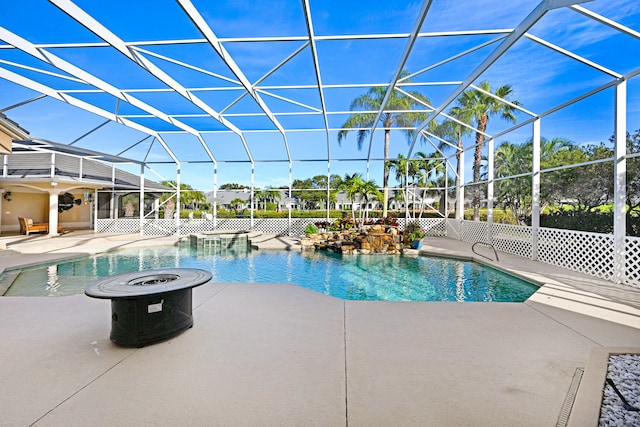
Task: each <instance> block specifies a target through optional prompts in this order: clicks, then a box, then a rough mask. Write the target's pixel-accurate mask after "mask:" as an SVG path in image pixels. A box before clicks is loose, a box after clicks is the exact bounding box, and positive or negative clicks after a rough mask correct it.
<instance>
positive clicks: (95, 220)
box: [91, 188, 98, 233]
mask: <svg viewBox="0 0 640 427" xmlns="http://www.w3.org/2000/svg"><path fill="white" fill-rule="evenodd" d="M91 207H92V208H93V209H92V215H93V232H94V233H97V232H98V189H97V188H95V189H94V190H93V200H92V201H91Z"/></svg>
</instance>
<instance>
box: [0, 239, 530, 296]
mask: <svg viewBox="0 0 640 427" xmlns="http://www.w3.org/2000/svg"><path fill="white" fill-rule="evenodd" d="M179 267H186V268H201V269H204V270H208V271H211V272H212V273H213V279H212V281H213V282H245V283H246V282H256V283H293V284H296V285H299V286H303V287H305V288H309V289H312V290H314V291H317V292H320V293H323V294H326V295H331V296H334V297H337V298H341V299H345V300H368V301H380V300H383V301H495V302H522V301H524V300H526V299H527V298H528V297H529V296H530V295H531V294H533V293H534V292H535V291H536V290H537V289H538V288H537V286H535V285H533V284H531V283H529V282H526V281H524V280H521V279H519V278H516V277H513V276H510V275H508V274H505V273H503V272H501V271H498V270H495V269H493V268H489V267H486V266H483V265H481V264H478V263H475V262H471V261H460V260H455V259H449V258H441V257H426V256H419V257H407V256H393V255H390V256H384V255H380V256H378V255H373V256H363V255H360V256H358V255H352V256H345V255H339V254H333V253H328V252H314V251H311V252H306V251H305V252H297V251H291V252H289V251H241V252H237V253H235V252H233V251H230V252H225V253H224V254H220V253H218V254H203V253H202V251H200V252H196V251H195V250H194V249H192V248H190V247H188V246H168V247H167V246H163V247H151V248H136V249H123V250H118V251H112V252H107V253H103V254H98V255H94V256H87V257H84V258H77V259H73V260H67V261H62V262H57V263H55V264H45V265H40V266H35V267H29V268H24V269H21V270H10V271H7V272H5V273H4V274H3V275H2V276H0V287H1V285H2V283H3V282H4V283H5V285H6V284H7V281H12V284H11V285H10V287H9V288H8V290H7V292H6V293H5V295H7V296H64V295H73V294H79V293H83V292H84V289H85V288H86V287H87V286H89V285H91V284H92V283H94V282H96V281H98V280H100V279H101V278H103V277H108V276H113V275H116V274H121V273H127V272H132V271H140V270H146V269H152V268H179Z"/></svg>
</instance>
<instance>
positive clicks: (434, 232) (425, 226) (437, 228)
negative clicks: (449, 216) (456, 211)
mask: <svg viewBox="0 0 640 427" xmlns="http://www.w3.org/2000/svg"><path fill="white" fill-rule="evenodd" d="M414 221H416V222H418V224H420V228H421V229H422V230H423V231H424V232H425V234H426V235H427V236H432V237H437V236H446V234H447V227H446V220H445V219H444V218H415V219H413V218H400V219H398V224H399V225H400V227H402V228H406V226H407V224H408V223H410V222H414Z"/></svg>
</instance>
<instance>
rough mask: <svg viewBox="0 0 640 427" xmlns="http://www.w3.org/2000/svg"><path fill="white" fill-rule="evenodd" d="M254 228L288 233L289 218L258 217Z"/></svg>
mask: <svg viewBox="0 0 640 427" xmlns="http://www.w3.org/2000/svg"><path fill="white" fill-rule="evenodd" d="M253 230H254V231H260V232H262V233H278V234H288V233H289V220H288V219H286V218H268V219H256V220H255V222H254V224H253Z"/></svg>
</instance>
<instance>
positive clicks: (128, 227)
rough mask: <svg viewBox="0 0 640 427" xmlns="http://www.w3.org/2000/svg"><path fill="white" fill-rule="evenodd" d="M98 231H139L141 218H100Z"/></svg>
mask: <svg viewBox="0 0 640 427" xmlns="http://www.w3.org/2000/svg"><path fill="white" fill-rule="evenodd" d="M95 228H96V233H123V234H129V233H139V232H140V220H139V219H138V218H133V219H129V218H120V219H99V220H97V221H96V226H95Z"/></svg>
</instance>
